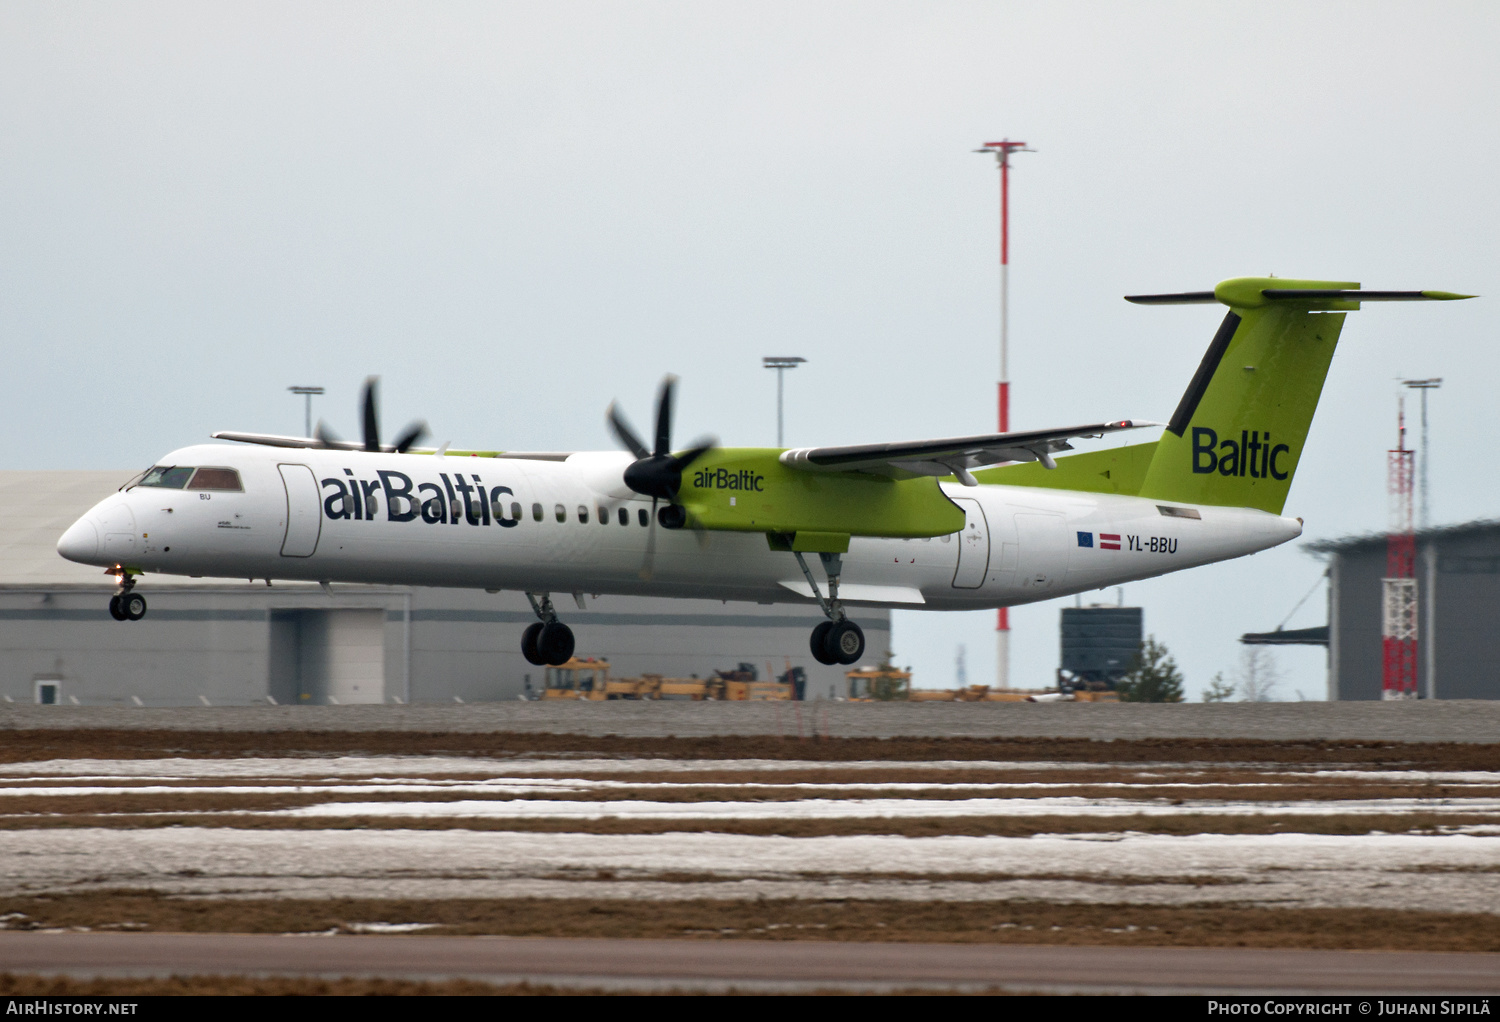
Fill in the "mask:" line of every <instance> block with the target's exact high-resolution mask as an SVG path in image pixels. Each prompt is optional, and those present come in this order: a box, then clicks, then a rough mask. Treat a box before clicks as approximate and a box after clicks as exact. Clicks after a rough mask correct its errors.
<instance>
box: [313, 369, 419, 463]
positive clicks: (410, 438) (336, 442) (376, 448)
mask: <svg viewBox="0 0 1500 1022" xmlns="http://www.w3.org/2000/svg"><path fill="white" fill-rule="evenodd" d="M379 381H380V377H378V376H368V377H366V378H365V386H364V390H363V392H362V395H361V397H360V410H361V413H362V414H361V418H362V420H363V421H362V422H361V425H362V426H363V432H364V443H363V444H362V445H361V448H360V449H362V450H366V451H369V452H371V453H372V454H373V453H378V452H380V451H394V452H395V453H397V454H405V453H406V452H407V451H409V450H411V448H412V446H413V445H414V444H415V443H416V442H417V441H418V440H421V439H422V438H423V437H424V436H426V435H427V423H425V422H422V421H421V420H420V419H419V420H417V421H416V422H413V423H412V424H411V425H409V426H407V427H406V428H405V429H404V430H402V431H401V433H400V435H399V436H397V437H396V442H395V443H394V444H392V445H391V446H389V447H382V446H381V443H380V417H379V416H378V415H377V414H376V411H375V403H376V402H375V388H376V385H377V384H378V382H379ZM315 433H316V436H317V439H318V442H319V443H320V444H321V445H322V446H324V447H328V448H341V449H343V448H348V447H350V446H351V445H350V444H346V443H345V442H344V441H343V440H341V439H340V438H339V435H338V434H337V433H335V432H334V431H333V430H331V429H329V428H328V425H327V423H325V422H323V421H322V420H321V419H319V420H318V428H317V430H316V431H315Z"/></svg>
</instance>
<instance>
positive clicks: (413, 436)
mask: <svg viewBox="0 0 1500 1022" xmlns="http://www.w3.org/2000/svg"><path fill="white" fill-rule="evenodd" d="M426 435H427V423H425V422H423V421H422V420H420V419H418V420H417V421H416V422H413V423H412V424H411V425H410V426H407V427H406V429H405V430H403V431H402V433H401V435H400V436H398V437H397V438H396V453H397V454H405V453H406V452H407V451H409V450H411V448H412V445H413V444H415V443H416V442H417V441H418V440H420V439H422V438H423V437H424V436H426Z"/></svg>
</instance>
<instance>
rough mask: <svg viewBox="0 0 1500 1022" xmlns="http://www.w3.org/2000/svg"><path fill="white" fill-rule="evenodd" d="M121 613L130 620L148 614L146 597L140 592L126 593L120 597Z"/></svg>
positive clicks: (137, 619)
mask: <svg viewBox="0 0 1500 1022" xmlns="http://www.w3.org/2000/svg"><path fill="white" fill-rule="evenodd" d="M120 613H122V614H124V615H125V617H126V618H127V619H128V620H131V621H139V620H140V619H141V618H143V617H145V616H146V598H145V597H144V596H142V595H141V594H140V593H126V594H125V595H124V596H121V597H120Z"/></svg>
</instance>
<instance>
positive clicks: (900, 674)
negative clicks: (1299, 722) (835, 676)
mask: <svg viewBox="0 0 1500 1022" xmlns="http://www.w3.org/2000/svg"><path fill="white" fill-rule="evenodd" d="M844 677H846V678H848V679H849V698H850V699H851V700H854V701H856V702H882V703H884V702H899V701H902V700H906V699H910V698H911V697H912V691H911V672H910V671H900V670H897V669H896V668H894V667H892V666H890V665H889V664H881V665H880V666H879V667H860V668H856V669H855V670H852V671H845V672H844Z"/></svg>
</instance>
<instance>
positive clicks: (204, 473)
mask: <svg viewBox="0 0 1500 1022" xmlns="http://www.w3.org/2000/svg"><path fill="white" fill-rule="evenodd" d="M187 488H188V489H190V490H232V491H234V492H236V493H244V492H245V487H244V486H242V485H240V474H239V473H238V472H236V471H235V470H234V469H232V468H200V469H199V470H198V471H197V472H195V473H193V481H192V482H190V483H188V487H187Z"/></svg>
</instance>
